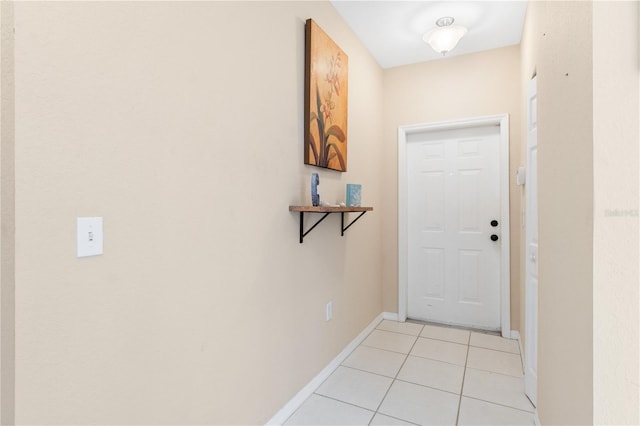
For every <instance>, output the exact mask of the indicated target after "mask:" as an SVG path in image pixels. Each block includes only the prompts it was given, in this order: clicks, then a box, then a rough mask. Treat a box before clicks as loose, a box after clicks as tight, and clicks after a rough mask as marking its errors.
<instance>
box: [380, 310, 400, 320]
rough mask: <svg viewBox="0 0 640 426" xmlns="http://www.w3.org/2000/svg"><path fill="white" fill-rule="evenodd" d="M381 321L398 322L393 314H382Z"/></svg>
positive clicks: (396, 315)
mask: <svg viewBox="0 0 640 426" xmlns="http://www.w3.org/2000/svg"><path fill="white" fill-rule="evenodd" d="M382 319H386V320H389V321H398V314H397V313H395V312H383V313H382Z"/></svg>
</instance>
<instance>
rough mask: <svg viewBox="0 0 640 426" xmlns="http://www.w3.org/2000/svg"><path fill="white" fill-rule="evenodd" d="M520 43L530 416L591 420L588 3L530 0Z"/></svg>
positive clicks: (577, 421) (548, 421)
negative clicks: (533, 405) (528, 156)
mask: <svg viewBox="0 0 640 426" xmlns="http://www.w3.org/2000/svg"><path fill="white" fill-rule="evenodd" d="M521 47H522V55H523V59H522V80H523V81H522V84H523V87H526V86H524V85H525V84H526V82H527V81H528V80H529V79H530V78H531V75H532V74H533V71H534V70H537V76H538V202H539V205H538V232H539V235H538V236H539V253H538V268H539V269H538V276H539V294H538V414H539V417H540V421H541V422H542V424H550V425H551V424H581V425H584V424H590V423H592V420H593V416H592V411H593V379H592V373H593V368H592V360H593V345H592V342H593V339H592V324H593V315H592V312H593V305H592V302H593V268H592V263H593V178H594V176H593V95H592V93H593V90H592V88H593V72H592V64H593V63H592V4H591V3H588V2H530V3H529V8H528V11H527V17H526V23H525V30H524V33H523V39H522V43H521ZM523 105H524V102H523ZM523 134H524V133H523ZM523 329H524V328H523ZM525 343H526V342H525Z"/></svg>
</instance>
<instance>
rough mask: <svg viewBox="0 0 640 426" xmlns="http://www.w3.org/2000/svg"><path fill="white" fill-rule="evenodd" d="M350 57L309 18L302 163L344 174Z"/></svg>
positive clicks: (306, 38) (306, 41) (306, 43)
mask: <svg viewBox="0 0 640 426" xmlns="http://www.w3.org/2000/svg"><path fill="white" fill-rule="evenodd" d="M348 71H349V58H348V57H347V55H346V54H345V53H344V52H343V51H342V49H340V48H339V47H338V45H337V44H336V43H334V41H333V40H331V38H330V37H329V36H328V35H327V34H326V33H325V32H324V31H323V30H322V28H320V27H319V26H318V24H316V23H315V22H314V21H313V20H312V19H308V20H307V23H306V31H305V110H304V115H305V117H304V118H305V124H304V134H305V140H304V163H305V164H311V165H314V166H318V167H325V168H328V169H333V170H338V171H341V172H346V171H347V97H348V85H347V84H348Z"/></svg>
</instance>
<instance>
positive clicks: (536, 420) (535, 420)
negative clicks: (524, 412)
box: [533, 410, 540, 426]
mask: <svg viewBox="0 0 640 426" xmlns="http://www.w3.org/2000/svg"><path fill="white" fill-rule="evenodd" d="M533 424H534V425H535V426H540V417H538V410H536V411H534V413H533Z"/></svg>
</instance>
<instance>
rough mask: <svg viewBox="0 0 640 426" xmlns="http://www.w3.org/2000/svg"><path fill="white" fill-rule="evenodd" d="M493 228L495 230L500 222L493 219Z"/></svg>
mask: <svg viewBox="0 0 640 426" xmlns="http://www.w3.org/2000/svg"><path fill="white" fill-rule="evenodd" d="M491 226H493V227H494V228H495V227H496V226H498V221H497V220H495V219H493V220H492V221H491Z"/></svg>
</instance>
